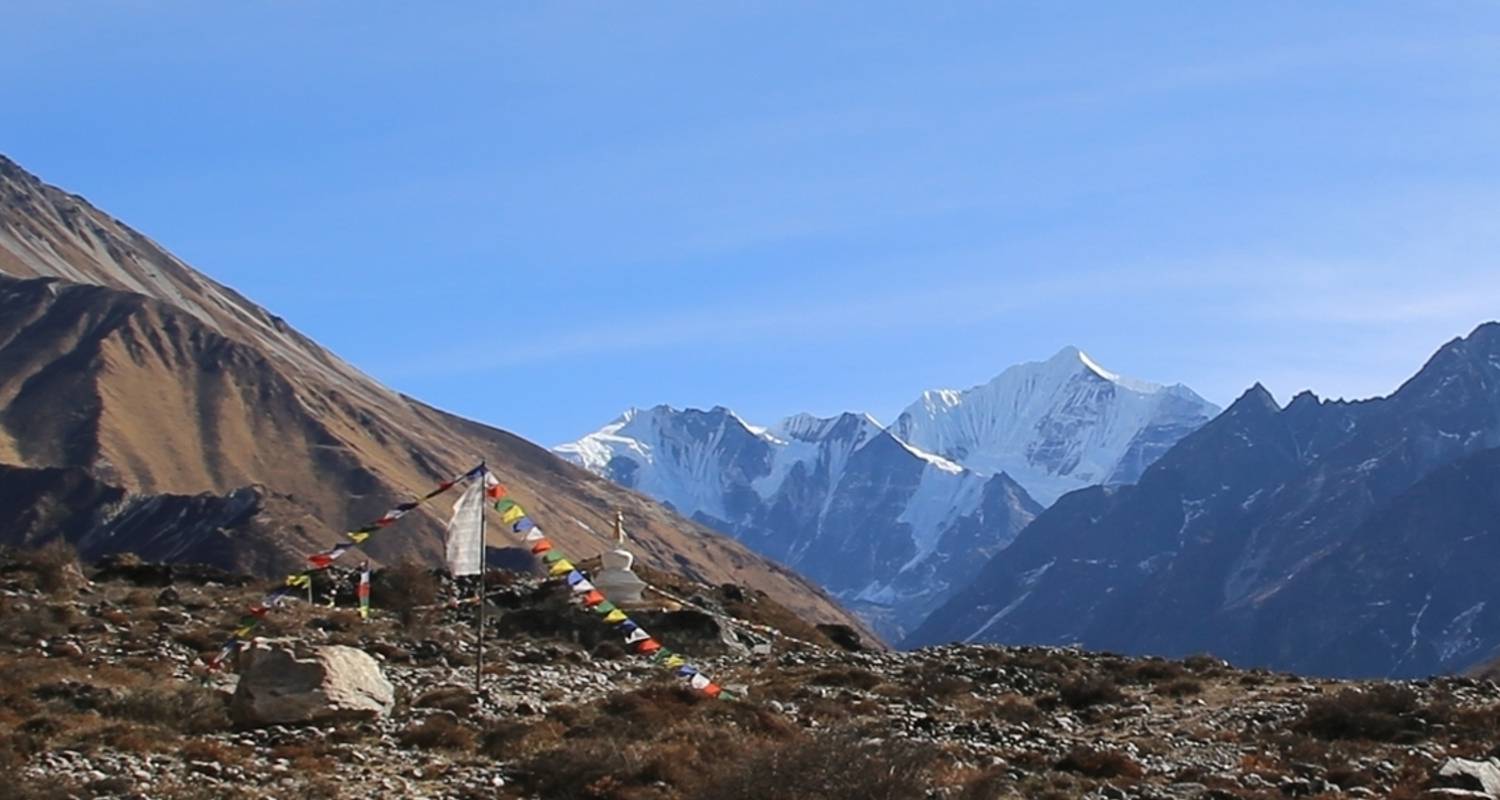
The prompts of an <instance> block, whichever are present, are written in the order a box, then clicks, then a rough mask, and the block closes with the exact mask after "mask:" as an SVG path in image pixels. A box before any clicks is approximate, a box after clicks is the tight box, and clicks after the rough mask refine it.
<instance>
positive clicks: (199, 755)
mask: <svg viewBox="0 0 1500 800" xmlns="http://www.w3.org/2000/svg"><path fill="white" fill-rule="evenodd" d="M177 755H178V756H180V757H181V758H182V760H183V761H210V762H213V763H216V764H226V765H228V764H240V763H243V762H244V761H245V752H244V751H243V750H241V749H240V748H238V747H230V746H229V745H226V744H224V743H223V742H220V741H218V740H215V739H189V740H187V741H186V742H183V743H182V746H181V747H179V748H178V749H177Z"/></svg>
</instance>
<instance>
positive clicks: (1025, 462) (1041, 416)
mask: <svg viewBox="0 0 1500 800" xmlns="http://www.w3.org/2000/svg"><path fill="white" fill-rule="evenodd" d="M1218 413H1219V407H1218V406H1216V405H1214V404H1213V403H1210V402H1208V401H1207V400H1204V399H1203V398H1201V397H1199V396H1198V395H1197V394H1196V393H1194V392H1193V390H1192V389H1189V388H1188V387H1186V386H1183V385H1182V384H1180V383H1179V384H1175V385H1172V386H1162V385H1159V384H1155V383H1150V382H1148V381H1142V380H1136V379H1134V378H1127V377H1124V376H1122V375H1118V374H1116V373H1113V372H1110V371H1109V370H1106V369H1105V368H1103V367H1101V366H1099V365H1098V364H1097V363H1095V362H1094V360H1093V359H1091V358H1089V357H1088V354H1087V353H1084V352H1083V351H1082V350H1079V349H1078V348H1076V347H1064V348H1063V349H1062V350H1060V351H1058V352H1057V354H1056V355H1054V356H1053V357H1052V358H1049V359H1047V360H1046V361H1044V362H1030V363H1026V364H1017V365H1016V366H1013V367H1011V368H1009V369H1007V370H1005V371H1004V372H1002V373H1000V375H998V376H997V377H996V378H995V379H994V380H992V381H990V382H989V383H986V384H984V385H983V386H975V387H974V388H972V389H968V390H966V391H962V392H958V391H953V390H951V389H940V390H937V391H928V392H923V393H922V397H921V398H920V399H918V400H917V402H915V403H913V404H911V406H909V407H907V409H906V410H905V411H903V412H902V413H901V416H899V417H897V419H896V423H895V424H894V425H892V426H891V432H892V433H893V434H895V435H896V436H897V437H898V438H900V439H902V440H903V441H906V442H908V443H910V444H911V445H912V446H914V447H918V448H920V449H922V450H925V451H927V452H930V453H936V454H938V455H941V456H943V457H944V458H947V459H949V460H951V461H954V462H956V463H958V464H962V465H963V466H965V467H968V468H969V469H971V470H974V471H976V472H979V473H980V474H984V475H994V474H997V473H1001V472H1004V473H1006V474H1008V475H1010V476H1011V477H1013V478H1014V479H1015V480H1016V481H1017V482H1018V483H1020V484H1021V485H1022V486H1024V487H1026V491H1027V492H1030V493H1031V496H1032V497H1034V498H1036V499H1037V501H1039V502H1040V503H1042V504H1043V505H1051V504H1052V503H1053V502H1055V501H1056V500H1057V498H1058V497H1061V496H1062V495H1063V494H1064V493H1066V492H1070V491H1073V490H1074V489H1082V488H1084V487H1086V486H1094V485H1097V484H1105V485H1111V484H1124V483H1135V482H1136V480H1137V479H1139V478H1140V475H1141V473H1142V472H1143V471H1144V470H1145V469H1146V467H1148V466H1150V464H1151V463H1152V462H1153V461H1155V460H1156V459H1158V458H1160V457H1161V455H1162V454H1163V453H1165V452H1166V451H1167V450H1168V448H1170V447H1171V446H1172V445H1173V444H1176V442H1177V440H1179V439H1181V438H1182V437H1183V436H1186V435H1187V434H1189V433H1191V432H1193V431H1194V430H1196V429H1197V428H1199V427H1200V426H1202V425H1203V423H1205V422H1207V421H1208V420H1209V419H1211V418H1212V417H1213V416H1214V415H1215V414H1218Z"/></svg>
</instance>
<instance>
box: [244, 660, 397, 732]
mask: <svg viewBox="0 0 1500 800" xmlns="http://www.w3.org/2000/svg"><path fill="white" fill-rule="evenodd" d="M239 663H240V669H239V672H240V680H239V685H238V686H237V687H235V692H234V697H233V699H231V701H230V704H229V713H230V716H231V717H232V718H233V719H234V721H235V722H237V723H239V724H241V725H283V724H297V723H306V722H342V721H362V720H371V719H377V718H379V717H383V716H385V715H386V714H388V713H390V711H391V707H392V706H393V705H395V702H396V691H395V687H393V686H391V682H390V681H388V680H386V679H385V676H384V675H382V674H381V672H380V665H379V664H377V663H376V661H375V659H373V658H371V657H370V656H369V655H368V654H367V653H365V652H364V651H363V650H357V649H355V648H353V647H344V646H342V645H329V646H324V647H312V648H307V649H306V650H304V651H301V652H299V651H295V650H293V649H292V648H291V647H290V646H288V645H286V644H279V643H257V644H252V645H249V646H247V647H245V648H244V649H243V650H241V652H240V662H239Z"/></svg>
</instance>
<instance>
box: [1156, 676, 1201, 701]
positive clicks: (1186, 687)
mask: <svg viewBox="0 0 1500 800" xmlns="http://www.w3.org/2000/svg"><path fill="white" fill-rule="evenodd" d="M1156 693H1157V694H1164V695H1166V696H1168V697H1188V696H1190V695H1195V694H1202V693H1203V684H1202V683H1201V682H1199V681H1196V680H1194V679H1192V678H1178V679H1177V680H1174V681H1168V682H1166V683H1163V684H1161V685H1160V686H1157V687H1156Z"/></svg>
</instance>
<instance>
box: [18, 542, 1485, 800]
mask: <svg viewBox="0 0 1500 800" xmlns="http://www.w3.org/2000/svg"><path fill="white" fill-rule="evenodd" d="M86 575H87V576H88V577H85V576H86ZM647 577H648V578H649V579H650V580H652V581H653V583H658V582H662V583H666V585H668V586H669V587H670V592H671V594H672V595H673V596H675V597H678V598H682V599H685V600H686V601H687V602H688V603H689V604H690V605H687V606H684V605H681V604H680V603H677V602H673V601H666V602H663V603H660V604H658V606H657V607H655V608H653V609H642V610H637V611H632V614H633V616H635V617H637V618H640V619H642V620H643V621H644V622H645V624H648V625H649V626H650V627H651V628H652V630H653V632H654V633H656V634H657V635H659V636H660V637H661V638H662V639H663V640H665V641H667V643H668V644H669V645H670V646H673V647H675V648H677V649H678V650H679V651H681V652H684V653H688V654H690V655H692V656H693V657H694V659H695V661H697V662H698V663H699V664H700V665H701V666H702V667H703V668H704V669H705V670H706V671H709V672H711V673H712V674H713V675H714V676H715V678H716V679H717V680H719V682H720V683H722V684H723V685H724V686H725V687H726V688H727V689H729V690H731V691H732V692H734V693H735V696H734V697H733V698H730V699H717V700H714V699H709V698H707V697H704V696H702V695H700V694H697V693H695V692H692V691H691V690H689V689H687V688H686V687H684V686H683V685H682V684H681V682H680V681H679V680H677V679H675V678H673V677H671V676H669V675H667V674H665V673H663V672H662V671H661V670H660V669H658V668H656V667H652V666H650V665H649V664H646V663H644V662H643V661H642V660H640V659H637V658H634V657H629V656H625V655H624V653H623V650H622V649H621V648H620V647H619V646H618V645H617V644H616V643H615V642H614V641H613V640H611V639H610V638H609V637H608V634H607V633H606V632H604V631H603V630H602V629H604V628H605V626H603V625H602V624H601V623H599V622H598V621H597V620H596V619H595V618H593V617H591V616H590V615H587V614H584V613H581V612H578V611H575V610H574V609H572V608H569V607H568V606H567V604H566V600H565V599H564V598H565V597H566V595H567V592H566V591H562V592H559V591H558V590H557V589H556V587H551V586H549V585H547V584H545V583H542V582H540V581H539V580H538V579H537V578H535V577H533V576H531V575H529V574H526V573H500V572H496V573H494V574H493V575H492V576H491V581H492V586H493V587H494V588H493V590H492V594H491V597H492V604H493V609H492V610H493V612H494V613H493V614H491V617H490V619H491V627H490V629H489V635H488V637H487V639H488V645H489V647H488V650H489V657H488V658H487V659H486V662H485V668H484V672H485V685H484V688H483V690H482V691H481V692H478V693H475V692H474V691H473V690H472V682H473V677H474V663H475V661H474V657H475V647H474V628H473V624H472V610H473V609H472V607H467V608H466V607H463V606H458V607H454V606H452V605H451V603H450V602H449V601H450V600H451V599H452V598H451V593H452V592H453V591H455V587H453V586H452V585H451V584H449V583H446V582H442V581H439V580H437V579H436V578H433V577H432V576H430V575H428V574H427V573H426V572H424V571H422V570H420V569H416V568H414V567H412V566H411V565H409V564H401V565H397V566H395V567H392V568H390V569H388V570H385V571H383V572H382V573H380V574H379V575H378V577H377V580H376V582H375V589H374V597H375V606H376V610H375V612H374V614H373V616H372V618H371V620H370V621H368V622H361V620H360V619H359V616H358V615H357V614H356V613H354V611H353V610H352V609H351V608H350V607H349V603H350V601H351V599H352V598H351V597H350V595H349V591H348V587H347V586H344V585H343V583H336V585H335V584H329V585H323V586H320V587H318V594H317V603H316V604H309V603H299V604H296V605H294V606H292V607H290V608H288V609H286V610H284V611H279V612H273V614H272V616H271V617H270V618H269V620H268V622H267V623H266V624H265V628H264V630H265V631H266V632H267V635H268V641H266V642H263V643H262V644H261V645H259V646H260V647H264V648H278V647H280V648H285V649H286V650H287V651H288V652H292V651H296V652H307V653H316V652H319V651H320V650H319V649H320V648H324V647H341V648H350V652H353V653H359V654H368V656H365V655H360V656H359V658H368V659H369V661H370V664H371V665H372V666H371V668H370V672H371V674H370V675H359V676H355V677H354V678H345V679H346V680H351V681H365V682H372V683H384V684H386V685H387V688H388V691H389V698H388V700H386V701H381V702H376V704H375V706H376V710H368V709H367V710H366V711H365V712H363V713H352V712H350V713H348V714H347V716H345V717H337V716H329V717H328V718H326V719H325V720H324V721H314V722H309V723H303V724H267V723H266V722H265V720H263V719H256V718H254V714H255V713H261V712H255V711H254V710H253V709H251V710H249V711H247V708H249V706H248V705H247V703H246V702H245V699H244V697H243V696H242V695H243V694H244V693H243V692H240V693H238V694H237V693H236V690H235V681H236V677H235V676H234V675H232V674H222V673H220V674H208V673H206V672H204V671H203V669H202V667H201V663H200V661H199V656H200V655H201V654H202V653H204V652H206V651H208V650H211V649H212V648H213V647H214V646H215V645H216V644H217V642H218V641H219V638H220V637H221V636H222V634H223V631H224V629H225V627H226V626H228V625H231V624H232V621H233V619H234V618H235V617H236V616H237V615H238V614H239V612H240V609H241V607H242V605H243V604H244V603H246V602H249V601H251V600H253V599H254V598H256V597H258V596H259V593H260V591H262V590H263V588H264V587H263V586H262V585H258V584H257V583H256V582H254V581H252V580H250V579H245V578H239V577H236V576H234V575H231V574H227V573H221V572H218V571H214V570H203V569H197V568H183V567H178V568H171V567H159V566H155V565H150V564H142V563H138V562H137V561H135V560H132V559H128V558H120V559H114V560H112V561H110V562H108V563H106V564H104V565H101V566H99V567H91V568H89V569H87V570H84V569H81V568H80V567H78V566H77V563H76V562H75V561H72V560H71V554H70V553H69V552H68V551H67V550H66V549H65V548H57V547H53V548H49V549H47V550H44V551H31V552H14V551H10V552H6V553H4V554H3V555H0V676H3V681H0V768H3V775H4V776H5V777H4V780H5V781H6V782H7V784H8V785H7V787H6V789H7V791H6V792H5V796H6V797H10V798H61V797H146V798H223V797H229V798H236V797H239V798H270V797H312V798H341V797H348V798H357V797H370V796H397V797H413V798H479V797H486V798H489V797H501V798H506V797H513V798H529V797H545V798H621V799H622V800H623V799H625V798H629V799H631V800H636V799H641V800H644V799H646V798H662V799H663V800H665V799H666V798H687V797H705V798H708V797H712V798H851V800H852V799H853V798H921V797H934V798H937V797H951V798H1072V797H1093V798H1163V799H1165V798H1214V799H1215V800H1228V799H1229V798H1282V797H1316V798H1329V799H1331V798H1376V797H1390V798H1423V797H1430V798H1439V797H1449V798H1457V797H1496V796H1500V794H1495V793H1494V792H1495V791H1497V789H1500V786H1497V785H1495V784H1491V786H1490V788H1488V789H1487V788H1486V784H1485V781H1487V780H1495V779H1500V771H1496V767H1497V765H1500V761H1493V760H1490V759H1493V758H1494V757H1495V756H1497V755H1500V748H1497V745H1496V743H1497V742H1500V685H1497V684H1496V683H1495V682H1494V681H1493V680H1490V679H1488V678H1486V677H1463V678H1458V677H1450V678H1439V679H1432V680H1421V681H1405V682H1346V681H1336V680H1323V679H1304V678H1299V677H1297V676H1294V675H1289V674H1281V673H1273V672H1267V671H1263V670H1238V669H1233V668H1231V667H1229V666H1227V665H1226V664H1224V663H1223V662H1220V661H1218V660H1215V659H1213V658H1209V657H1203V656H1198V657H1191V658H1187V659H1185V660H1181V661H1168V660H1160V659H1134V658H1125V657H1120V656H1116V655H1110V654H1103V653H1085V652H1080V651H1075V650H1065V649H1054V648H1040V647H998V646H962V647H960V646H948V647H939V648H930V649H925V650H920V651H916V652H908V653H897V652H889V651H883V650H867V649H849V648H858V647H859V643H858V642H857V640H856V639H855V638H853V636H852V631H850V630H848V629H837V628H821V629H820V628H814V627H811V626H808V625H805V624H802V623H801V622H799V621H798V620H797V619H796V618H795V617H794V616H792V615H791V614H790V613H789V612H787V611H786V610H785V609H783V608H781V607H779V606H778V605H776V604H775V603H774V601H772V600H770V599H769V598H768V597H766V596H765V595H764V594H762V593H756V592H754V591H747V590H744V589H741V588H737V587H733V586H720V587H709V586H695V585H692V584H691V583H689V582H687V581H683V580H680V579H678V580H673V579H671V578H670V577H669V576H666V575H664V574H658V573H648V574H647ZM460 594H462V592H461V591H460ZM328 599H331V600H332V601H333V602H334V603H335V604H336V605H337V607H332V608H330V607H327V606H326V605H325V604H324V603H325V601H326V600H328ZM774 628H780V629H782V631H784V632H783V633H771V632H770V631H772V630H773V629H774ZM836 641H837V642H839V643H842V646H840V645H839V644H836V643H835V642H836ZM382 675H383V677H381V676H382ZM251 679H252V673H247V674H246V676H244V677H241V678H239V679H238V680H240V681H242V682H245V681H250V680H251ZM241 688H243V687H241ZM377 693H378V692H377ZM368 699H369V698H366V700H368ZM330 702H331V701H330ZM382 702H383V703H385V704H382ZM356 710H357V709H356ZM345 711H346V712H347V711H349V709H348V708H346V709H345ZM247 714H248V716H247ZM1486 792H1489V793H1486Z"/></svg>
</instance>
